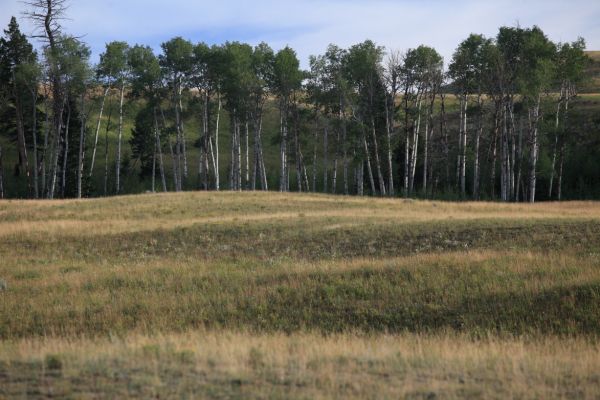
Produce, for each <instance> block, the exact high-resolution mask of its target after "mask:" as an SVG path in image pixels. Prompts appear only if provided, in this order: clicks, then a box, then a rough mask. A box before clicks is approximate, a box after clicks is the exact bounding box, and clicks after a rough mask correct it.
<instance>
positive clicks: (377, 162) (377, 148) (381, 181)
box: [371, 115, 386, 196]
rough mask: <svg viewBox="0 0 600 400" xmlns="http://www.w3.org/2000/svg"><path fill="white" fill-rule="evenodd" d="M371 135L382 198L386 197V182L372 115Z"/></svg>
mask: <svg viewBox="0 0 600 400" xmlns="http://www.w3.org/2000/svg"><path fill="white" fill-rule="evenodd" d="M371 134H372V136H373V153H375V167H376V168H377V179H378V180H379V193H380V195H381V196H385V193H386V190H385V180H384V179H383V173H382V172H381V162H380V161H379V146H378V144H377V134H376V130H375V120H374V119H373V116H372V115H371Z"/></svg>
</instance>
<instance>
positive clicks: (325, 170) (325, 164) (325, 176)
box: [323, 127, 329, 193]
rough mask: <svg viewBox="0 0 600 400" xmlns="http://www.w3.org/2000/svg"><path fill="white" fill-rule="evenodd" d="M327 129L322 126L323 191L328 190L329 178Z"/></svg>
mask: <svg viewBox="0 0 600 400" xmlns="http://www.w3.org/2000/svg"><path fill="white" fill-rule="evenodd" d="M328 137H329V134H328V129H327V127H325V128H323V193H327V192H328V181H327V180H328V178H329V160H328V158H329V157H328V155H329V146H328V145H329V143H328Z"/></svg>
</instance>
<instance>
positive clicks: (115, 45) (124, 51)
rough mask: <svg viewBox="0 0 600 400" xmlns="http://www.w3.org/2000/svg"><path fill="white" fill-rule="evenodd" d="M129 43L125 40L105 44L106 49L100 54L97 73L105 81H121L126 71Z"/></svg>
mask: <svg viewBox="0 0 600 400" xmlns="http://www.w3.org/2000/svg"><path fill="white" fill-rule="evenodd" d="M128 51H129V45H128V44H127V43H126V42H118V41H115V42H110V43H107V44H106V50H105V51H104V53H102V54H100V63H99V64H98V68H97V75H98V77H99V78H101V79H105V80H107V83H108V84H110V83H114V82H118V83H121V82H122V81H123V79H125V75H126V73H127V69H128V65H127V58H128Z"/></svg>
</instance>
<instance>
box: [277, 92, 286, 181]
mask: <svg viewBox="0 0 600 400" xmlns="http://www.w3.org/2000/svg"><path fill="white" fill-rule="evenodd" d="M279 132H280V138H281V145H280V148H279V160H280V164H281V165H280V170H279V191H280V192H285V191H286V190H287V179H288V173H287V101H286V100H282V103H281V106H280V110H279Z"/></svg>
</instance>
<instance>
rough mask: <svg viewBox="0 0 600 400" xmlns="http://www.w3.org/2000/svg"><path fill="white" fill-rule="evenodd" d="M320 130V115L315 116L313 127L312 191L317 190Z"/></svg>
mask: <svg viewBox="0 0 600 400" xmlns="http://www.w3.org/2000/svg"><path fill="white" fill-rule="evenodd" d="M318 132H319V120H318V116H315V127H314V129H313V163H312V191H313V192H316V191H317V143H318V136H319V134H318Z"/></svg>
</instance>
